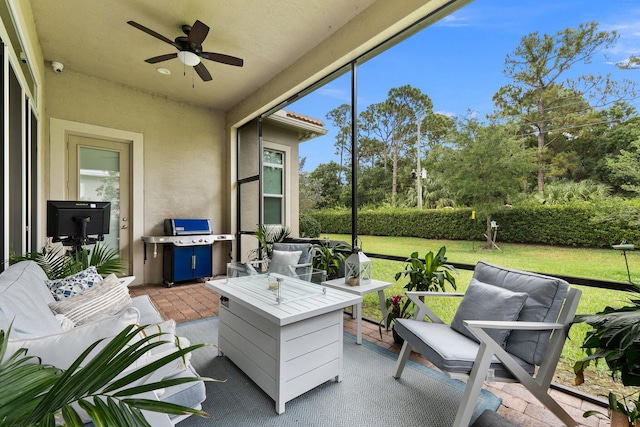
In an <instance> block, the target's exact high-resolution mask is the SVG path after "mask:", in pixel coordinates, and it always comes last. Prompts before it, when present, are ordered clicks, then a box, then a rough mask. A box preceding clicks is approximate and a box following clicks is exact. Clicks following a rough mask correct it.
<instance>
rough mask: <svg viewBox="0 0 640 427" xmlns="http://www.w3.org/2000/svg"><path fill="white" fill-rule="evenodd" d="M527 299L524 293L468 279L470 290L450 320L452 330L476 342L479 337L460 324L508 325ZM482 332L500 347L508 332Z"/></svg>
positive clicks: (504, 330) (494, 330)
mask: <svg viewBox="0 0 640 427" xmlns="http://www.w3.org/2000/svg"><path fill="white" fill-rule="evenodd" d="M526 299H527V294H526V293H524V292H512V291H510V290H508V289H505V288H501V287H498V286H492V285H488V284H486V283H482V282H481V281H479V280H476V279H471V283H469V287H468V288H467V291H466V292H465V294H464V297H463V298H462V301H460V305H459V306H458V310H457V311H456V314H455V316H454V317H453V320H452V321H451V328H452V329H453V330H455V331H458V332H460V333H461V334H463V335H465V336H467V337H469V338H471V339H472V340H474V341H475V342H478V343H479V342H480V341H479V340H478V338H476V336H475V335H473V333H472V332H471V331H470V330H469V329H467V327H466V326H465V325H464V323H463V321H465V320H495V321H507V322H510V321H513V320H517V319H518V315H519V314H520V310H522V306H523V304H524V302H525V300H526ZM485 332H486V333H487V335H489V336H490V337H491V338H492V339H493V340H494V341H495V342H497V343H498V344H499V345H500V346H502V347H503V346H504V343H505V341H506V339H507V336H508V335H509V333H510V332H511V331H510V330H508V329H485Z"/></svg>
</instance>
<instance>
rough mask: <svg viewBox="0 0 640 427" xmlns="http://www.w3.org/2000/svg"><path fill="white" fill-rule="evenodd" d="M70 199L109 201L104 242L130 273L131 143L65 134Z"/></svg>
mask: <svg viewBox="0 0 640 427" xmlns="http://www.w3.org/2000/svg"><path fill="white" fill-rule="evenodd" d="M67 147H68V164H69V178H68V182H69V193H68V194H69V199H70V200H74V199H75V200H90V201H107V202H111V224H110V227H109V234H108V235H106V236H104V243H105V244H107V245H109V246H110V247H112V248H118V250H119V251H120V257H121V258H123V259H125V260H128V262H127V265H128V270H129V272H128V273H129V274H130V273H131V264H132V263H131V227H130V224H129V223H130V220H129V218H130V211H129V209H130V194H131V188H130V187H131V179H130V160H129V159H130V150H131V144H127V143H124V142H118V141H109V140H104V139H96V138H91V137H86V136H78V135H68V139H67Z"/></svg>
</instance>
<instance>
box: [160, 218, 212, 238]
mask: <svg viewBox="0 0 640 427" xmlns="http://www.w3.org/2000/svg"><path fill="white" fill-rule="evenodd" d="M164 234H166V235H167V236H187V235H194V234H212V231H211V222H210V221H209V220H208V219H193V218H169V219H165V220H164Z"/></svg>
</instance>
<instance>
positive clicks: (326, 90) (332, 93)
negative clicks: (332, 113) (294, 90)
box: [317, 86, 351, 102]
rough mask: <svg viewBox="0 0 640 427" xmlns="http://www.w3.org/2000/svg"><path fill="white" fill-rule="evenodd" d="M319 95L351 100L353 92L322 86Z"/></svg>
mask: <svg viewBox="0 0 640 427" xmlns="http://www.w3.org/2000/svg"><path fill="white" fill-rule="evenodd" d="M317 93H318V95H320V96H324V97H326V98H332V99H339V100H341V101H345V102H347V101H351V94H350V92H349V91H347V90H345V89H333V88H330V87H326V86H325V87H322V88H320V89H318V90H317Z"/></svg>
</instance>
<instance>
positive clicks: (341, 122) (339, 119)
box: [327, 104, 351, 182]
mask: <svg viewBox="0 0 640 427" xmlns="http://www.w3.org/2000/svg"><path fill="white" fill-rule="evenodd" d="M327 119H329V120H331V121H332V122H333V125H334V126H335V127H337V128H338V133H337V134H336V142H335V143H334V145H335V147H336V155H338V156H340V169H339V171H338V178H339V179H340V182H342V171H343V170H344V164H345V163H346V162H348V159H349V158H350V153H351V106H350V105H349V104H342V105H340V106H339V107H337V108H334V109H333V110H331V111H329V112H328V113H327Z"/></svg>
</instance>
